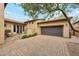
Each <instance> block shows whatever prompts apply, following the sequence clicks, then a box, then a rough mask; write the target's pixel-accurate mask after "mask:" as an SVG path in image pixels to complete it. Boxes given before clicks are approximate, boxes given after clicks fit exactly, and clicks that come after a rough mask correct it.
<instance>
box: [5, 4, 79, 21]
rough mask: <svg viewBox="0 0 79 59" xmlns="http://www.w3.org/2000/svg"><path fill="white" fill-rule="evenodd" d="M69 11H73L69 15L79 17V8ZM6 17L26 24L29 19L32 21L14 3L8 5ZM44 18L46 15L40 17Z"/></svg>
mask: <svg viewBox="0 0 79 59" xmlns="http://www.w3.org/2000/svg"><path fill="white" fill-rule="evenodd" d="M69 10H70V11H71V12H70V13H69V15H71V16H78V15H79V8H76V9H72V8H69ZM4 16H5V18H9V19H13V20H18V21H21V22H24V21H27V20H28V19H31V18H29V16H28V15H25V14H24V11H23V9H22V8H21V7H20V6H17V5H15V4H13V3H9V4H8V5H7V7H6V8H5V11H4ZM43 16H44V15H40V17H41V18H42V17H43Z"/></svg>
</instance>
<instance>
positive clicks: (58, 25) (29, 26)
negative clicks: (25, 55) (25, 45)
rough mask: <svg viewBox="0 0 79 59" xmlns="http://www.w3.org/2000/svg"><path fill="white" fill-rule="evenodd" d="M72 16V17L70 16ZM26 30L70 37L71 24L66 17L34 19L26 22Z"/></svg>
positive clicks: (29, 32)
mask: <svg viewBox="0 0 79 59" xmlns="http://www.w3.org/2000/svg"><path fill="white" fill-rule="evenodd" d="M69 18H72V17H69ZM25 24H26V26H25V30H26V31H27V33H28V34H31V33H33V32H36V33H37V34H39V35H40V34H42V35H51V36H61V37H69V36H70V32H69V31H70V30H69V24H68V22H67V20H66V19H65V18H61V19H52V20H48V21H44V20H32V21H27V22H25Z"/></svg>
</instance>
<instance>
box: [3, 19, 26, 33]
mask: <svg viewBox="0 0 79 59" xmlns="http://www.w3.org/2000/svg"><path fill="white" fill-rule="evenodd" d="M24 26H25V25H24V23H23V22H18V21H15V20H12V19H7V18H5V20H4V29H5V30H11V33H13V34H17V33H23V32H24Z"/></svg>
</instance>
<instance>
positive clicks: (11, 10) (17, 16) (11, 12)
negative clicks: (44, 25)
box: [4, 3, 29, 21]
mask: <svg viewBox="0 0 79 59" xmlns="http://www.w3.org/2000/svg"><path fill="white" fill-rule="evenodd" d="M4 13H5V14H4V15H5V18H9V19H14V20H18V21H25V20H26V19H29V17H28V16H26V15H24V11H23V9H22V8H21V7H20V6H17V5H15V4H12V3H9V4H8V5H7V7H6V8H5V11H4Z"/></svg>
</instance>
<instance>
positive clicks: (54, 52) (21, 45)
mask: <svg viewBox="0 0 79 59" xmlns="http://www.w3.org/2000/svg"><path fill="white" fill-rule="evenodd" d="M13 39H14V38H13ZM7 43H8V42H7ZM0 55H4V56H5V55H6V56H8V55H9V56H28V55H29V56H67V55H69V53H68V49H67V46H66V43H65V41H64V38H61V37H55V36H46V35H38V36H35V37H31V38H26V39H21V40H20V39H19V40H16V41H15V42H13V43H10V44H6V45H4V47H3V48H0Z"/></svg>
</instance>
